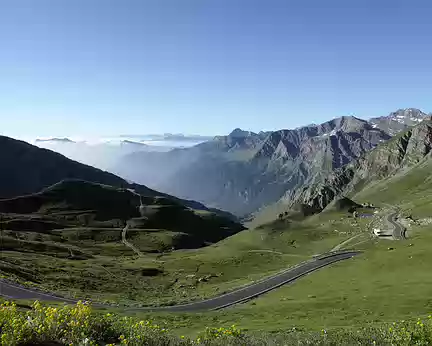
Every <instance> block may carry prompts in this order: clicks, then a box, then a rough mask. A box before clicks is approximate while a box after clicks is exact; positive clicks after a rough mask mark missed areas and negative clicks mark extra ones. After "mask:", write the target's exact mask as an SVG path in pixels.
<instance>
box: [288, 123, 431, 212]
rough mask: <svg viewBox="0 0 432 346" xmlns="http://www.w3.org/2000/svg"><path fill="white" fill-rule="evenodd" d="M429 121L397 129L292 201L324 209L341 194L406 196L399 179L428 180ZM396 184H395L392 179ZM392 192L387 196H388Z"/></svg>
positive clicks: (376, 197)
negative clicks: (383, 141)
mask: <svg viewBox="0 0 432 346" xmlns="http://www.w3.org/2000/svg"><path fill="white" fill-rule="evenodd" d="M431 148H432V121H431V117H428V118H426V119H425V120H424V121H423V122H421V123H420V124H418V125H417V126H414V127H413V128H411V129H409V130H407V131H405V132H403V133H400V134H399V135H397V136H395V137H394V138H392V139H391V140H389V141H387V142H385V143H382V144H380V145H379V146H378V147H377V148H375V149H373V150H372V151H370V152H368V153H365V154H364V155H362V156H361V157H360V158H359V159H357V160H354V161H353V162H351V163H349V164H347V165H345V166H343V167H341V168H339V169H337V170H335V171H334V172H333V173H332V174H330V175H329V176H328V177H326V178H325V179H323V180H321V181H318V179H317V181H315V182H314V183H313V184H312V185H311V186H310V187H305V188H303V189H302V190H301V191H298V193H296V194H295V195H294V198H293V199H292V203H299V202H301V203H305V204H308V205H310V206H313V207H315V208H318V209H321V210H322V209H324V208H325V207H327V205H329V204H330V203H331V202H332V201H333V200H335V198H338V197H340V196H342V195H349V196H358V197H362V198H363V199H365V198H367V196H373V197H374V200H377V199H380V195H381V199H382V200H383V201H384V200H386V199H388V200H387V201H388V202H395V199H396V200H403V199H404V198H405V199H406V198H407V196H406V195H405V194H406V193H408V194H409V193H410V192H411V193H413V192H414V190H412V191H405V190H404V191H401V190H399V189H400V188H402V187H403V186H401V184H402V182H404V184H407V183H408V180H410V181H414V182H415V184H412V185H413V187H414V186H417V189H418V188H419V187H420V186H424V184H425V183H426V182H427V181H428V180H430V177H429V174H427V170H428V168H430V165H431V154H430V152H431ZM396 182H399V183H400V184H397V187H396V186H395V183H396ZM390 195H391V196H392V199H393V201H392V200H390V198H389V196H390Z"/></svg>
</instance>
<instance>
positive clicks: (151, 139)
mask: <svg viewBox="0 0 432 346" xmlns="http://www.w3.org/2000/svg"><path fill="white" fill-rule="evenodd" d="M211 138H213V137H206V136H197V135H191V136H189V135H182V134H169V133H168V134H163V135H121V136H118V137H111V138H98V139H74V138H56V137H53V138H43V139H42V138H38V139H36V140H34V141H30V143H32V144H35V145H37V146H38V147H40V148H45V149H50V150H53V151H56V152H58V153H60V154H63V155H65V156H67V157H69V158H71V159H73V160H76V161H78V162H81V163H84V164H87V165H91V166H94V167H97V168H100V169H104V170H109V169H110V168H112V167H114V166H116V164H117V162H118V160H119V159H120V158H122V157H123V156H125V155H127V154H131V153H134V152H139V151H157V152H166V151H170V150H172V149H174V148H183V147H190V146H193V145H196V144H198V143H202V142H203V141H206V140H209V139H211Z"/></svg>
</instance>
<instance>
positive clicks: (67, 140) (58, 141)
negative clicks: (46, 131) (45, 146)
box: [36, 138, 76, 143]
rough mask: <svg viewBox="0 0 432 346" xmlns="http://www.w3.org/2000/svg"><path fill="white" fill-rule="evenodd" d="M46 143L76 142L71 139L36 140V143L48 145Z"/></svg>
mask: <svg viewBox="0 0 432 346" xmlns="http://www.w3.org/2000/svg"><path fill="white" fill-rule="evenodd" d="M46 142H54V143H76V142H75V141H73V140H71V139H69V138H47V139H39V138H38V139H36V143H46Z"/></svg>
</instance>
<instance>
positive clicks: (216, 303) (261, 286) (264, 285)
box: [0, 251, 359, 312]
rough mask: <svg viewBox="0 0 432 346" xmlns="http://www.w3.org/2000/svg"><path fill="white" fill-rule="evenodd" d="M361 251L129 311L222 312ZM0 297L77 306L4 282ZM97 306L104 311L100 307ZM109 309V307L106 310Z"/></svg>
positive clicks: (316, 259) (318, 259)
mask: <svg viewBox="0 0 432 346" xmlns="http://www.w3.org/2000/svg"><path fill="white" fill-rule="evenodd" d="M358 254H359V252H358V251H344V252H338V253H333V254H326V255H322V256H321V257H319V258H315V259H313V260H310V261H307V262H303V263H301V264H299V265H297V266H296V267H294V268H290V269H288V270H286V271H283V272H281V273H278V274H276V275H274V276H271V277H268V278H265V279H262V280H260V281H257V282H254V283H252V284H250V285H247V286H244V287H241V288H238V289H235V290H233V291H231V292H229V293H226V294H223V295H221V296H217V297H214V298H210V299H205V300H201V301H197V302H192V303H188V304H181V305H173V306H164V307H154V308H152V307H148V308H147V307H145V308H132V309H129V310H141V311H173V312H174V311H177V312H180V311H182V312H194V311H203V310H218V309H223V308H226V307H229V306H232V305H235V304H238V303H241V302H245V301H247V300H250V299H252V298H255V297H258V296H259V295H261V294H264V293H266V292H268V291H271V290H273V289H275V288H278V287H280V286H282V285H285V284H288V283H291V282H294V281H296V280H297V279H299V278H301V277H302V276H304V275H307V274H309V273H312V272H314V271H316V270H318V269H320V268H322V267H326V266H328V265H330V264H332V263H335V262H339V261H343V260H347V259H349V258H352V257H354V256H355V255H358ZM0 295H2V296H4V297H5V298H8V299H27V300H40V301H60V302H66V303H74V302H75V301H74V300H70V299H65V298H61V297H57V296H54V295H51V294H47V293H42V292H40V291H37V290H33V289H30V288H25V287H22V286H19V285H16V284H13V283H10V282H7V281H4V280H0ZM93 305H94V306H98V307H102V306H103V305H100V304H93ZM105 307H108V306H105Z"/></svg>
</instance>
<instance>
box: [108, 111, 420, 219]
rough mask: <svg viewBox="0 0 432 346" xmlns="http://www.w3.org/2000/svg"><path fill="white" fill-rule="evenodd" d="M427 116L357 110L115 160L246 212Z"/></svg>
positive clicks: (122, 169)
mask: <svg viewBox="0 0 432 346" xmlns="http://www.w3.org/2000/svg"><path fill="white" fill-rule="evenodd" d="M426 116H427V114H426V113H423V112H422V111H420V110H418V109H414V108H409V109H400V110H397V111H395V112H393V113H391V114H390V115H388V116H384V117H378V118H372V119H370V120H369V121H366V120H362V119H358V118H355V117H352V116H349V117H340V118H336V119H332V120H330V121H327V122H325V123H322V124H319V125H315V124H313V125H308V126H305V127H300V128H297V129H293V130H279V131H269V132H260V133H254V132H249V131H243V130H241V129H235V130H234V131H232V132H231V133H230V134H229V135H228V136H216V137H215V138H213V139H212V140H209V141H206V142H204V143H201V144H198V145H196V146H193V147H191V148H184V149H175V150H172V151H170V152H166V153H148V152H135V153H131V154H128V155H126V156H124V158H123V159H122V160H121V161H120V162H119V164H118V165H116V166H115V167H113V168H112V170H113V171H115V172H116V173H117V174H119V175H121V176H124V177H126V178H128V179H131V180H133V181H138V182H141V183H146V184H147V185H149V186H152V187H154V188H157V189H159V190H162V191H165V192H168V193H171V194H174V195H177V196H181V197H183V198H190V199H194V200H199V201H201V202H203V203H205V204H207V205H210V206H213V207H217V208H222V209H224V210H228V211H230V212H232V213H235V214H237V215H247V214H250V213H254V212H257V211H258V210H260V209H261V208H263V207H265V206H267V205H270V204H273V203H275V202H276V201H278V200H284V201H286V200H290V199H291V198H293V197H294V196H295V193H296V191H299V190H302V189H303V188H304V187H305V186H308V185H309V184H311V183H312V182H314V181H319V180H320V179H322V178H323V177H325V176H327V175H328V174H329V173H330V172H332V171H333V170H334V169H338V168H340V167H342V166H344V165H346V164H348V163H349V162H351V161H353V160H355V159H357V158H359V157H361V156H362V155H363V154H364V153H365V152H368V151H370V150H371V149H373V148H375V147H376V146H377V145H378V144H380V143H382V142H385V141H387V140H389V139H390V138H392V137H393V136H394V135H396V134H398V133H400V132H401V131H404V130H406V129H408V128H409V127H410V126H413V125H415V124H418V123H419V122H420V121H422V119H424V118H425V117H426Z"/></svg>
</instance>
